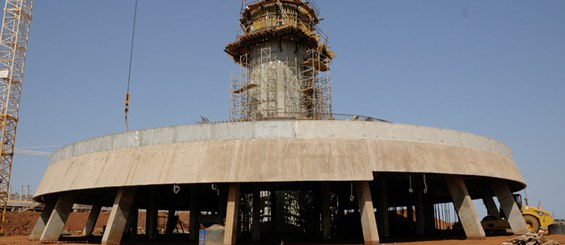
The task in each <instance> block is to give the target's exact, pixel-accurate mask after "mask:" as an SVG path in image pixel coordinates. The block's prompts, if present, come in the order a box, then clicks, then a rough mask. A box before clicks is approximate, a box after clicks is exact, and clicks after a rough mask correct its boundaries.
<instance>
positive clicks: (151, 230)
mask: <svg viewBox="0 0 565 245" xmlns="http://www.w3.org/2000/svg"><path fill="white" fill-rule="evenodd" d="M158 219H159V209H158V208H157V197H156V193H155V187H150V190H149V208H148V209H147V213H146V217H145V221H146V222H145V234H147V239H149V240H154V239H156V238H157V223H158Z"/></svg>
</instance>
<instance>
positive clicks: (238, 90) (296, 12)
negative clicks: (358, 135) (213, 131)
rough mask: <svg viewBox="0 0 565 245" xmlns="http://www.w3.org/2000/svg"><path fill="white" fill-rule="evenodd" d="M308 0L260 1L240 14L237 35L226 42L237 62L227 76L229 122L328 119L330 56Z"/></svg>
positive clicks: (329, 110) (313, 7) (331, 57)
mask: <svg viewBox="0 0 565 245" xmlns="http://www.w3.org/2000/svg"><path fill="white" fill-rule="evenodd" d="M312 4H313V3H310V2H303V1H300V0H263V1H256V2H253V3H252V4H250V5H248V6H247V8H245V10H244V11H243V12H242V18H241V29H242V31H243V33H242V34H239V35H238V38H237V41H235V42H232V43H230V44H228V45H227V46H226V53H228V54H229V55H230V56H231V57H232V58H233V59H234V61H235V62H236V63H238V64H239V65H240V66H241V68H240V69H241V71H240V74H238V75H232V77H231V95H230V98H231V101H230V105H231V106H230V120H273V119H317V120H319V119H332V108H331V76H330V72H329V71H330V69H329V66H330V63H331V61H332V59H333V57H334V56H335V55H334V54H333V52H332V51H330V50H329V48H328V46H327V39H326V36H325V35H324V34H323V33H322V32H321V31H320V30H319V29H318V28H317V24H318V23H319V18H318V10H317V6H315V5H312ZM283 47H284V48H283Z"/></svg>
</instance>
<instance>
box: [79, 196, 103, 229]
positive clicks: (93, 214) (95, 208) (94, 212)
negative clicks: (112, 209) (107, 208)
mask: <svg viewBox="0 0 565 245" xmlns="http://www.w3.org/2000/svg"><path fill="white" fill-rule="evenodd" d="M100 210H102V205H101V204H94V205H92V208H91V209H90V213H89V214H88V219H87V220H86V225H85V226H84V229H83V232H82V233H83V234H84V235H85V236H90V235H92V231H93V230H94V226H95V225H96V221H97V220H98V216H100Z"/></svg>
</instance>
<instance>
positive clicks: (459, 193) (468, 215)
mask: <svg viewBox="0 0 565 245" xmlns="http://www.w3.org/2000/svg"><path fill="white" fill-rule="evenodd" d="M445 180H446V183H447V187H448V189H449V194H451V198H452V199H453V205H454V206H455V210H457V214H458V215H459V219H460V221H461V224H462V225H463V229H464V230H465V235H467V239H485V231H484V230H483V227H482V226H481V222H480V219H479V216H478V215H477V211H476V210H475V206H474V205H473V201H472V200H471V196H469V192H468V191H467V186H466V185H465V182H464V181H463V178H462V177H460V176H446V177H445Z"/></svg>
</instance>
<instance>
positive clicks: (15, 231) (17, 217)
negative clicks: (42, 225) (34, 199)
mask: <svg viewBox="0 0 565 245" xmlns="http://www.w3.org/2000/svg"><path fill="white" fill-rule="evenodd" d="M40 214H41V213H36V212H23V213H14V212H8V213H6V223H5V224H4V234H5V235H6V236H22V235H28V234H29V233H30V232H31V229H33V226H34V225H35V222H36V221H37V218H39V215H40Z"/></svg>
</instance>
